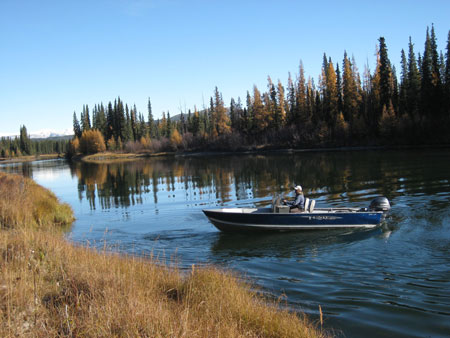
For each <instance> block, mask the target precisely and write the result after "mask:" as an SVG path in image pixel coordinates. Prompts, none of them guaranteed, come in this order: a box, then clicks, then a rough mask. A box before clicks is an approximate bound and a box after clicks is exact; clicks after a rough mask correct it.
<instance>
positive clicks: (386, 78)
mask: <svg viewBox="0 0 450 338" xmlns="http://www.w3.org/2000/svg"><path fill="white" fill-rule="evenodd" d="M379 42H380V51H379V53H380V69H379V71H380V105H381V107H383V106H385V107H386V109H388V108H389V105H390V103H391V102H392V95H393V91H394V90H393V85H392V69H391V62H390V61H389V58H388V53H387V46H386V42H385V40H384V37H380V39H379ZM380 113H381V112H380Z"/></svg>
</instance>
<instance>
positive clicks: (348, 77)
mask: <svg viewBox="0 0 450 338" xmlns="http://www.w3.org/2000/svg"><path fill="white" fill-rule="evenodd" d="M342 86H343V88H342V91H343V98H342V111H343V115H344V120H345V121H348V122H349V123H350V127H351V128H353V127H354V124H355V120H356V118H357V117H358V113H359V110H360V105H361V101H362V98H361V95H360V93H359V91H358V87H357V83H356V81H355V75H354V74H353V67H352V65H351V62H350V60H349V59H348V57H347V53H344V61H343V79H342Z"/></svg>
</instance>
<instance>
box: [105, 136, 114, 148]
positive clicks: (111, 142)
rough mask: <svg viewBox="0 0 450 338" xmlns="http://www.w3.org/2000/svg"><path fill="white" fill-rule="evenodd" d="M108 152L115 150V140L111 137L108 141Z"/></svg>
mask: <svg viewBox="0 0 450 338" xmlns="http://www.w3.org/2000/svg"><path fill="white" fill-rule="evenodd" d="M107 146H108V150H116V140H114V137H112V136H111V138H110V139H109V140H108V144H107Z"/></svg>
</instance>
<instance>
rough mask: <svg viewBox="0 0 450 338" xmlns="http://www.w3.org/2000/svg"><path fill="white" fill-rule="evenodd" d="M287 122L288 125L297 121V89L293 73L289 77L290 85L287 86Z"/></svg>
mask: <svg viewBox="0 0 450 338" xmlns="http://www.w3.org/2000/svg"><path fill="white" fill-rule="evenodd" d="M286 106H287V109H286V115H287V121H288V123H292V122H293V121H294V120H295V119H296V116H295V88H294V82H293V81H292V77H291V73H289V76H288V85H287V105H286Z"/></svg>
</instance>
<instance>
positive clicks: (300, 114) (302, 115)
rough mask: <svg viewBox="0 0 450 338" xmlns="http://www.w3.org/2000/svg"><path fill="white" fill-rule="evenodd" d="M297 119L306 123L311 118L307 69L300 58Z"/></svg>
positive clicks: (296, 106) (298, 121)
mask: <svg viewBox="0 0 450 338" xmlns="http://www.w3.org/2000/svg"><path fill="white" fill-rule="evenodd" d="M294 115H295V120H296V121H297V123H301V124H305V123H306V122H308V120H309V118H310V117H309V116H308V114H307V113H306V83H305V69H304V67H303V62H302V61H301V60H300V65H299V73H298V81H297V91H296V93H295V113H294Z"/></svg>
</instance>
